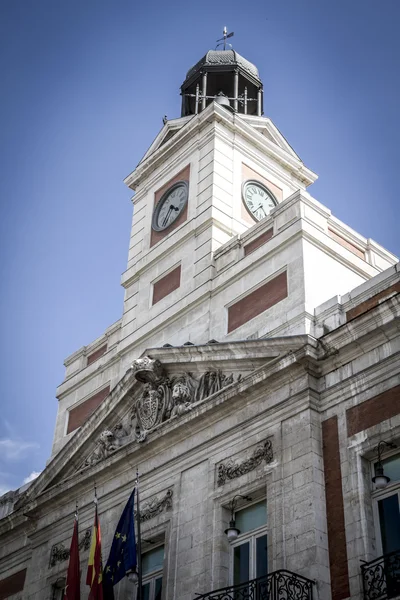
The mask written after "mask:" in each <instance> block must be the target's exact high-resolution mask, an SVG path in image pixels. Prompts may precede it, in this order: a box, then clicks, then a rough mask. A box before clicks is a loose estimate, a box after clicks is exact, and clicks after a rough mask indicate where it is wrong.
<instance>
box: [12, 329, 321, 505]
mask: <svg viewBox="0 0 400 600" xmlns="http://www.w3.org/2000/svg"><path fill="white" fill-rule="evenodd" d="M310 339H311V338H309V336H295V337H287V338H271V339H269V340H247V341H243V342H231V343H225V342H224V343H217V342H216V343H208V344H205V345H201V346H194V345H185V346H180V347H165V348H152V349H149V350H146V351H145V353H144V355H142V357H140V358H139V359H136V360H134V361H133V363H132V365H131V366H130V367H129V369H128V370H127V371H126V373H125V375H124V376H123V377H122V379H121V380H120V382H119V383H118V384H117V385H116V386H115V388H114V389H113V390H112V391H111V392H110V394H109V395H108V396H107V398H106V399H105V400H104V401H103V403H102V404H101V405H100V406H99V407H98V409H97V410H96V411H95V412H94V413H93V414H92V416H91V417H90V418H89V419H88V421H87V422H86V423H85V424H84V425H83V426H82V427H81V428H80V429H79V430H78V431H77V432H76V434H75V435H74V436H73V437H72V438H71V439H70V440H69V441H68V443H67V444H66V445H65V446H64V447H63V448H62V449H61V450H60V452H59V453H58V454H57V455H56V456H55V457H54V458H53V460H52V461H51V462H50V463H49V464H48V465H47V467H46V468H45V470H44V471H43V472H42V474H41V475H40V476H39V477H38V479H36V480H35V481H34V483H33V484H32V485H31V486H30V488H29V489H28V490H27V491H26V492H25V494H24V496H23V497H22V498H21V500H20V501H19V502H18V503H17V508H18V506H21V505H25V504H26V503H27V502H32V501H33V500H34V499H35V498H36V497H37V496H38V495H39V494H41V493H42V492H44V491H45V490H46V489H47V488H52V487H53V486H55V485H57V484H59V483H61V482H65V481H66V480H68V479H69V478H71V477H73V476H74V475H76V474H78V473H82V472H86V470H87V472H88V473H90V470H91V469H96V470H97V469H98V468H102V465H104V466H106V465H107V464H108V463H109V462H110V461H112V460H113V459H114V458H116V457H117V456H118V453H119V452H121V451H122V450H123V449H125V450H124V455H125V456H126V453H127V452H129V449H133V448H136V449H137V448H138V447H140V445H141V444H143V442H146V443H151V441H152V439H153V434H155V433H157V434H160V435H168V432H169V429H170V428H171V427H179V420H180V419H182V420H183V418H184V417H185V419H186V417H187V418H188V419H190V418H191V416H192V415H193V417H194V416H195V415H196V414H197V412H198V409H199V408H200V407H201V408H203V407H204V405H205V404H207V403H208V402H209V401H210V402H211V401H212V399H214V398H217V396H218V397H219V395H221V397H222V395H223V394H224V393H228V392H229V393H230V394H235V392H236V390H238V389H239V387H240V390H241V392H243V391H244V390H246V389H249V388H251V387H252V386H253V385H254V384H255V380H254V373H255V372H260V371H262V370H263V369H264V368H265V369H267V370H268V368H269V366H270V365H273V366H275V368H276V363H277V361H279V360H280V359H282V361H283V362H282V364H283V365H284V364H285V357H287V356H288V354H291V355H293V353H294V352H296V351H299V350H301V349H302V348H304V347H306V346H307V344H310ZM271 368H272V367H271ZM170 426H171V427H170ZM121 456H122V452H121ZM113 457H114V458H113Z"/></svg>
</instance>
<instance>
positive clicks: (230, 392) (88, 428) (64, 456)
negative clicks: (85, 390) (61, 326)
mask: <svg viewBox="0 0 400 600" xmlns="http://www.w3.org/2000/svg"><path fill="white" fill-rule="evenodd" d="M301 337H303V336H301ZM305 337H306V338H307V340H308V343H307V344H306V346H305V347H303V348H301V349H300V350H297V351H295V352H289V353H288V354H286V355H285V356H283V357H277V358H275V359H272V360H270V361H268V362H267V364H266V365H263V366H261V367H258V368H257V369H255V370H254V371H253V372H251V373H250V374H249V375H247V376H245V377H244V378H243V379H242V380H241V381H240V382H235V383H233V384H231V385H230V386H228V387H227V388H224V389H222V390H221V392H219V393H218V394H216V395H214V396H210V397H209V398H206V399H205V400H202V401H200V402H198V403H197V405H196V406H198V407H199V408H200V407H201V410H199V411H196V410H195V409H193V411H192V412H191V413H189V416H187V415H185V416H183V417H182V418H179V419H172V420H171V421H167V422H165V423H161V424H160V425H159V426H158V427H157V431H156V430H155V433H156V435H155V436H154V437H155V440H156V439H158V438H160V437H161V438H163V437H164V436H165V433H166V432H167V431H168V433H170V432H171V431H172V430H177V435H178V437H179V435H180V430H181V427H185V428H187V426H188V422H189V421H191V420H192V419H193V420H194V421H198V420H199V419H200V421H201V420H202V415H203V413H204V412H209V411H210V410H213V408H214V407H215V405H221V406H222V405H223V404H225V400H227V399H230V398H232V397H235V396H237V395H238V394H239V395H240V394H241V393H244V392H245V390H246V389H247V388H251V387H253V386H254V385H256V384H260V383H262V382H264V381H265V380H266V379H269V380H271V379H274V378H276V376H277V375H278V374H279V375H280V385H281V384H282V374H283V372H284V371H287V369H288V368H289V369H290V367H292V366H294V367H295V368H298V366H299V364H298V360H299V358H300V357H301V356H305V355H308V356H310V357H312V356H313V355H314V354H315V353H316V349H317V342H316V340H314V339H313V338H311V337H310V336H305ZM250 343H254V342H250ZM287 376H288V377H289V378H290V374H288V375H287ZM283 380H285V377H284V378H283ZM132 383H133V375H132V373H131V371H130V370H128V372H127V374H126V376H125V377H124V379H123V380H122V382H121V383H120V385H119V386H117V388H119V390H117V388H114V390H113V391H112V393H111V394H110V396H109V400H108V402H107V401H106V402H105V403H104V404H103V405H101V406H100V407H99V409H98V410H97V411H96V412H95V413H94V414H93V415H92V417H90V418H89V420H88V421H87V422H86V423H85V425H84V426H83V427H82V428H81V429H80V430H79V431H78V432H77V434H76V435H75V436H74V437H73V438H72V439H71V440H70V441H69V442H67V444H66V445H65V446H64V447H63V448H62V449H61V450H60V452H59V454H57V455H56V456H55V458H54V459H53V460H52V461H51V462H50V464H49V465H48V466H47V467H46V469H45V470H44V471H43V473H42V475H40V476H39V477H38V479H37V480H36V481H35V482H34V483H33V484H32V486H31V487H30V488H29V490H27V492H29V493H27V494H26V496H25V498H24V503H23V505H22V506H21V509H23V510H24V512H29V511H30V512H31V514H35V513H36V512H37V510H36V507H37V506H38V503H39V504H41V503H42V501H44V500H45V498H41V497H40V493H41V490H43V488H45V487H47V486H51V487H50V488H49V490H48V492H46V493H45V494H44V496H47V495H48V493H50V494H51V495H53V494H56V495H59V494H61V495H62V494H63V493H64V492H65V487H66V486H67V487H68V488H69V487H70V486H73V485H76V484H74V483H73V480H77V479H78V480H79V479H81V478H82V476H81V475H80V473H79V472H78V474H75V473H74V472H72V473H71V474H68V468H69V470H71V467H72V469H74V467H73V465H74V463H77V462H79V460H80V459H79V458H76V457H77V455H80V456H81V451H82V449H83V450H84V449H85V448H86V447H87V445H88V442H89V441H90V440H93V437H94V435H95V432H96V431H99V430H101V428H102V427H104V424H103V423H104V420H105V418H106V417H107V416H108V415H109V414H111V413H113V412H114V405H115V404H116V403H118V402H119V400H120V397H121V396H124V395H126V396H127V395H128V392H129V391H130V387H131V385H132ZM118 392H119V393H118ZM226 409H227V406H226V407H225V408H224V409H223V410H226ZM191 426H194V423H193V424H192V425H191ZM152 441H153V440H152V439H150V444H151V443H152ZM135 444H136V446H135V447H134V448H133V447H132V444H128V445H127V446H124V447H123V448H122V449H121V450H120V451H118V452H116V453H114V454H113V455H111V456H110V457H109V458H108V459H107V460H106V461H104V463H100V464H98V465H96V466H95V467H93V468H92V469H91V470H90V471H87V470H85V472H84V474H83V478H84V481H85V484H86V485H89V486H90V487H91V488H92V482H91V479H92V478H93V477H96V475H97V474H98V473H100V472H101V471H103V469H105V468H107V467H108V466H111V465H112V464H113V463H114V462H119V461H120V460H121V459H122V458H124V459H125V460H126V456H127V455H128V454H129V455H130V454H132V455H133V454H136V452H138V451H140V453H141V456H143V455H144V454H145V452H144V451H145V448H146V447H145V446H138V445H137V443H136V442H135ZM134 450H136V452H134ZM65 467H67V473H65ZM61 473H63V475H62V482H60V483H58V484H56V485H54V483H52V481H53V480H54V479H55V478H56V477H57V478H59V477H60V475H61ZM88 478H89V479H88ZM97 481H99V479H98V477H97ZM38 494H39V495H38ZM17 508H18V507H17ZM32 511H33V513H32ZM13 515H14V516H16V515H15V513H12V515H10V516H11V517H12V518H14V517H13Z"/></svg>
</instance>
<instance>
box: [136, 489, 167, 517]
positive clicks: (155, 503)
mask: <svg viewBox="0 0 400 600" xmlns="http://www.w3.org/2000/svg"><path fill="white" fill-rule="evenodd" d="M172 495H173V491H172V490H168V491H167V493H166V494H165V496H163V498H161V500H159V499H158V498H154V499H153V500H149V501H148V502H146V503H145V504H144V505H143V507H142V509H141V511H140V522H141V523H142V522H144V521H149V520H150V519H153V517H156V516H157V515H159V514H161V513H162V512H163V511H164V510H170V509H171V508H172Z"/></svg>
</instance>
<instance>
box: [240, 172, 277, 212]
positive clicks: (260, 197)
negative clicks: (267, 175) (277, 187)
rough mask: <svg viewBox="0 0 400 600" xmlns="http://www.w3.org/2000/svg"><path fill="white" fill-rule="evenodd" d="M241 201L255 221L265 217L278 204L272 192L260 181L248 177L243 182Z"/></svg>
mask: <svg viewBox="0 0 400 600" xmlns="http://www.w3.org/2000/svg"><path fill="white" fill-rule="evenodd" d="M243 201H244V204H245V206H246V208H247V210H248V211H249V213H250V214H251V216H252V217H253V219H255V220H256V221H261V219H264V218H265V217H267V216H268V215H269V213H270V212H271V210H272V209H273V208H275V206H276V205H277V204H278V203H277V201H276V198H275V196H274V195H273V193H272V192H270V191H269V189H268V188H266V187H265V186H264V185H262V183H260V182H259V181H255V180H253V179H249V180H247V181H245V182H244V184H243Z"/></svg>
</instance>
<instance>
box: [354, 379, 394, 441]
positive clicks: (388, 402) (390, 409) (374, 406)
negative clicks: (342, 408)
mask: <svg viewBox="0 0 400 600" xmlns="http://www.w3.org/2000/svg"><path fill="white" fill-rule="evenodd" d="M398 414H400V385H397V386H396V387H394V388H391V389H390V390H387V391H386V392H383V393H382V394H378V396H374V398H370V399H369V400H366V401H365V402H361V404H357V406H353V407H352V408H349V409H348V410H346V419H347V435H348V436H349V437H350V436H351V435H354V434H355V433H358V432H359V431H363V430H364V429H368V427H373V426H374V425H378V423H382V421H386V420H387V419H391V418H392V417H394V416H395V415H398Z"/></svg>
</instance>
